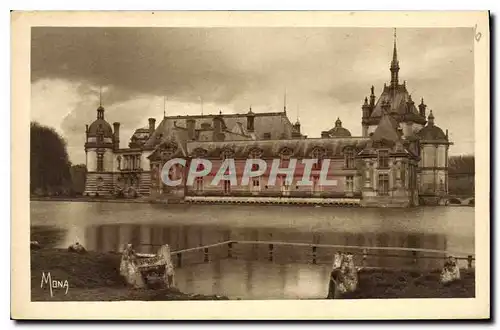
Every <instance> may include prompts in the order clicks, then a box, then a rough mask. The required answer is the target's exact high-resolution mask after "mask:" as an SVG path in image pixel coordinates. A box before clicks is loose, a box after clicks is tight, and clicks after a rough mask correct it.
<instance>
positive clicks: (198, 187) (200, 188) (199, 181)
mask: <svg viewBox="0 0 500 330" xmlns="http://www.w3.org/2000/svg"><path fill="white" fill-rule="evenodd" d="M196 191H203V178H202V177H199V178H196Z"/></svg>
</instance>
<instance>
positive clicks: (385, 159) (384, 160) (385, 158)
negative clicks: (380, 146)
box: [378, 150, 389, 168]
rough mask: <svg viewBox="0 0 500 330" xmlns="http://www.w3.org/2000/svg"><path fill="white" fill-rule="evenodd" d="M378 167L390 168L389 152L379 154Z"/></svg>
mask: <svg viewBox="0 0 500 330" xmlns="http://www.w3.org/2000/svg"><path fill="white" fill-rule="evenodd" d="M378 167H379V168H389V151H387V150H380V151H379V152H378Z"/></svg>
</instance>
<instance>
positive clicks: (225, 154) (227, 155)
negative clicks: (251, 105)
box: [221, 149, 234, 160]
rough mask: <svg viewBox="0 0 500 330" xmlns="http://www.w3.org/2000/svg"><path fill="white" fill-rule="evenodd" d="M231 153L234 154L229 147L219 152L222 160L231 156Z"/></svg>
mask: <svg viewBox="0 0 500 330" xmlns="http://www.w3.org/2000/svg"><path fill="white" fill-rule="evenodd" d="M233 154H234V153H233V151H232V150H229V149H226V150H224V151H222V153H221V157H222V160H226V159H230V158H232V157H233Z"/></svg>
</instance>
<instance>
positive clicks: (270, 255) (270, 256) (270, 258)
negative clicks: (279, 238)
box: [269, 244, 274, 261]
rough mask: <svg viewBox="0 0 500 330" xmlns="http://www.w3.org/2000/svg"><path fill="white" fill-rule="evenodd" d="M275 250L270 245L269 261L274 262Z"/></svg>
mask: <svg viewBox="0 0 500 330" xmlns="http://www.w3.org/2000/svg"><path fill="white" fill-rule="evenodd" d="M273 249H274V245H272V244H269V261H273Z"/></svg>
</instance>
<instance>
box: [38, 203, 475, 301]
mask: <svg viewBox="0 0 500 330" xmlns="http://www.w3.org/2000/svg"><path fill="white" fill-rule="evenodd" d="M31 239H32V240H37V241H39V242H40V243H41V244H43V245H44V246H46V247H61V248H66V247H67V246H68V245H70V244H72V243H74V242H76V241H78V242H80V243H81V244H83V245H84V246H85V247H86V248H87V249H88V250H94V251H101V252H108V251H120V250H121V248H122V247H123V246H124V244H126V243H132V244H134V246H136V249H137V250H138V251H139V252H144V253H152V252H155V251H156V249H157V248H158V246H159V245H161V244H169V245H170V247H171V249H172V250H173V251H176V250H181V249H186V248H192V247H197V246H202V245H207V244H213V243H218V242H223V241H228V240H233V241H270V242H278V241H279V242H299V243H307V244H311V245H317V244H333V245H348V246H372V247H405V248H421V249H433V250H443V251H449V252H451V253H452V254H454V255H460V256H462V255H464V256H466V255H468V254H474V207H420V208H412V209H378V208H339V207H309V206H307V207H306V206H304V207H298V206H253V205H168V206H167V205H151V204H139V203H131V204H127V203H108V202H103V203H94V202H93V203H88V202H43V201H32V202H31ZM271 250H272V251H271ZM334 251H335V250H333V249H331V248H317V249H316V250H315V252H314V253H313V252H312V249H311V247H310V246H302V247H294V246H279V245H276V244H274V246H273V247H272V248H270V247H269V245H268V244H260V245H255V244H235V245H234V246H233V247H232V249H231V251H229V248H228V247H227V246H221V247H215V248H211V249H209V251H208V254H204V251H202V250H201V251H196V252H190V253H186V254H183V260H182V266H181V267H178V268H177V269H176V285H177V287H178V288H179V289H180V290H182V291H184V292H188V293H199V294H220V295H227V296H229V297H231V298H243V299H286V298H292V299H293V298H320V297H324V296H325V295H326V292H327V287H328V276H329V272H330V269H331V259H332V253H333V252H334ZM228 255H230V256H231V258H228ZM426 256H437V255H436V254H426V253H421V252H419V253H418V255H417V256H415V255H413V254H412V253H411V252H410V251H403V252H401V251H399V252H394V251H378V250H377V251H373V252H370V255H368V256H367V257H366V259H365V265H367V266H383V267H386V266H389V267H408V268H411V267H415V268H418V269H433V268H436V267H440V265H441V264H442V259H440V258H437V259H432V258H425V257H426ZM313 258H314V260H315V261H316V264H313V260H312V259H313ZM207 259H208V262H207ZM355 260H356V262H357V263H360V262H362V260H361V256H358V255H357V256H355Z"/></svg>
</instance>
